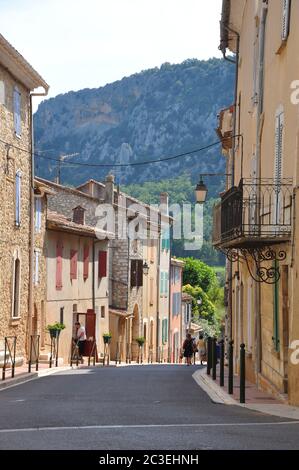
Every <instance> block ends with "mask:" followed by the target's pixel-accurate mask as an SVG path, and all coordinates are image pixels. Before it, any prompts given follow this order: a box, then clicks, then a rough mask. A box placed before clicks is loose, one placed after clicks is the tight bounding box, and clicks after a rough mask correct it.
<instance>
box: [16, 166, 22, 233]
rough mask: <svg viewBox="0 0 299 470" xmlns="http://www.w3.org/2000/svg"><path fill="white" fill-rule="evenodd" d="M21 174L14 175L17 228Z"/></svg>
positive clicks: (19, 210)
mask: <svg viewBox="0 0 299 470" xmlns="http://www.w3.org/2000/svg"><path fill="white" fill-rule="evenodd" d="M21 179H22V176H21V172H20V171H17V173H16V194H15V198H16V225H17V226H18V227H19V226H20V225H21Z"/></svg>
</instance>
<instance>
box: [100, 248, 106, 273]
mask: <svg viewBox="0 0 299 470" xmlns="http://www.w3.org/2000/svg"><path fill="white" fill-rule="evenodd" d="M106 276H107V251H99V277H106Z"/></svg>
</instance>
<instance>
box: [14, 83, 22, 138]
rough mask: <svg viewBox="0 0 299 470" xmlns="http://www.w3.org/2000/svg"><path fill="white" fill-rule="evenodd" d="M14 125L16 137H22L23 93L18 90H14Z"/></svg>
mask: <svg viewBox="0 0 299 470" xmlns="http://www.w3.org/2000/svg"><path fill="white" fill-rule="evenodd" d="M13 96H14V125H15V133H16V135H18V136H20V135H21V93H20V92H19V90H18V88H17V87H16V88H15V89H14V94H13Z"/></svg>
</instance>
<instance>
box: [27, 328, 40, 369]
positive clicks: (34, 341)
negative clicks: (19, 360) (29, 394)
mask: <svg viewBox="0 0 299 470" xmlns="http://www.w3.org/2000/svg"><path fill="white" fill-rule="evenodd" d="M39 342H40V335H31V336H30V353H29V361H28V372H31V367H32V365H34V364H35V370H36V371H38V364H39Z"/></svg>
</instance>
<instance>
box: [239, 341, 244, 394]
mask: <svg viewBox="0 0 299 470" xmlns="http://www.w3.org/2000/svg"><path fill="white" fill-rule="evenodd" d="M240 403H245V344H241V345H240Z"/></svg>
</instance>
